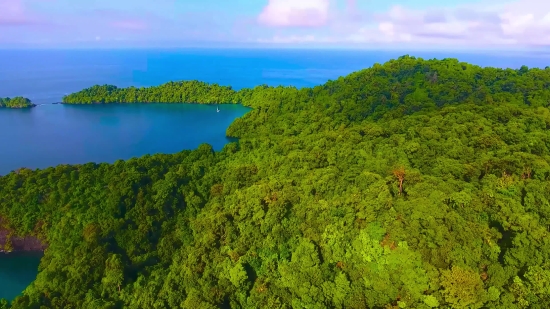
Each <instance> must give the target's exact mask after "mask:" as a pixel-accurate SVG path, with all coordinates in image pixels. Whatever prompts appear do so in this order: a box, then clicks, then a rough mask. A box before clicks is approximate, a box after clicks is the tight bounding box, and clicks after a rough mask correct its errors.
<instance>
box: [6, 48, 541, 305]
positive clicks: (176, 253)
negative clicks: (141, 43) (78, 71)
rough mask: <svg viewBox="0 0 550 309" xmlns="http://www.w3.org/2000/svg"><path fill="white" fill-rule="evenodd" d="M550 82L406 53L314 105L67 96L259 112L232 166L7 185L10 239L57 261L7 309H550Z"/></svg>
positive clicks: (303, 97) (83, 170)
mask: <svg viewBox="0 0 550 309" xmlns="http://www.w3.org/2000/svg"><path fill="white" fill-rule="evenodd" d="M549 85H550V69H546V70H540V69H527V68H526V67H523V68H521V69H519V70H511V69H508V70H503V69H495V68H481V67H477V66H473V65H470V64H466V63H461V62H458V61H457V60H454V59H445V60H428V61H426V60H422V59H417V58H413V57H408V56H406V57H401V58H399V59H397V60H393V61H389V62H387V63H385V64H383V65H375V66H373V67H372V68H370V69H367V70H363V71H360V72H356V73H353V74H350V75H348V76H346V77H342V78H339V79H338V80H336V81H330V82H327V83H326V84H324V85H321V86H317V87H314V88H304V89H296V88H294V87H266V86H260V87H257V88H254V89H244V90H240V91H233V90H231V89H230V88H227V87H220V86H216V85H207V84H204V83H198V82H183V83H169V84H165V85H162V86H159V87H152V88H143V89H139V90H138V89H136V88H127V89H118V88H115V87H113V86H94V87H92V88H89V89H86V90H83V91H82V92H79V93H76V94H73V95H70V96H68V97H66V98H65V99H64V102H66V103H93V102H139V101H144V102H179V101H185V102H194V103H212V102H218V103H219V102H226V103H242V104H245V105H248V106H252V107H254V109H253V110H252V111H251V112H249V113H247V114H246V115H245V116H243V117H242V118H240V119H237V120H236V121H235V122H234V123H233V124H232V125H231V126H230V127H229V128H228V130H227V133H228V135H230V136H234V137H239V138H240V139H239V142H238V143H230V144H228V145H227V146H226V147H225V148H224V149H223V150H222V151H220V152H214V151H212V148H211V147H210V146H209V145H206V144H204V145H201V146H200V147H199V148H198V149H196V150H193V151H187V150H186V151H182V152H180V153H177V154H173V155H154V156H149V155H147V156H144V157H141V158H134V159H131V160H128V161H117V162H116V163H114V164H94V163H89V164H84V165H73V166H69V165H60V166H57V167H51V168H48V169H44V170H35V171H31V170H28V169H20V170H18V171H16V172H12V173H10V174H8V175H6V176H4V177H0V217H2V218H3V221H2V222H4V225H5V226H6V227H7V228H9V229H11V230H12V231H13V233H15V234H18V235H35V236H37V237H39V238H41V239H43V240H44V241H45V242H47V243H48V244H49V247H48V249H47V250H46V252H45V256H44V257H43V259H42V261H41V264H40V272H39V274H38V277H37V279H36V280H35V281H34V282H33V283H32V284H31V285H30V286H29V287H28V288H27V289H26V290H25V292H24V295H23V296H21V297H19V298H17V299H16V300H14V301H13V303H12V304H11V308H14V309H15V308H123V307H124V308H438V307H440V308H502V309H504V308H506V309H508V308H548V307H550V262H549V261H550V238H549V236H550V202H549V201H550V164H549V163H550V134H549V131H548V130H549V129H550V111H549V109H548V105H549V104H550V90H549V88H548V87H549ZM126 95H128V96H126ZM0 304H1V303H0ZM0 306H2V305H0ZM7 306H8V305H5V307H7ZM0 308H1V307H0Z"/></svg>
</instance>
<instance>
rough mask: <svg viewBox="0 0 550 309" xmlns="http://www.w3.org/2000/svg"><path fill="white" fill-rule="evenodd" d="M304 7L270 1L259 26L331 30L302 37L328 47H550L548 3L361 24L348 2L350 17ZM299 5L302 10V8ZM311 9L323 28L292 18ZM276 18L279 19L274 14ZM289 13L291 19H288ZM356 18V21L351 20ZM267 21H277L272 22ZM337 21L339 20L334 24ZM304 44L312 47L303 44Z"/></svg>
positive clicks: (403, 12) (385, 16)
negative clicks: (323, 43) (341, 45)
mask: <svg viewBox="0 0 550 309" xmlns="http://www.w3.org/2000/svg"><path fill="white" fill-rule="evenodd" d="M302 1H303V0H302ZM302 1H299V0H294V1H289V0H278V1H277V0H271V1H270V2H269V4H268V6H266V8H265V10H264V12H262V14H263V15H260V18H259V20H260V21H263V22H264V24H270V25H273V26H280V27H283V26H290V25H293V26H300V25H309V26H315V25H317V26H321V25H327V26H328V28H329V29H331V30H332V32H330V33H327V30H326V27H325V28H320V27H317V28H315V27H313V28H311V27H310V28H309V32H308V33H303V32H301V34H302V36H300V37H301V38H305V37H307V35H308V34H309V35H311V36H313V37H315V38H316V39H315V42H320V41H319V40H318V39H317V38H323V39H322V41H323V42H329V41H331V42H338V43H347V42H349V43H364V44H368V43H381V42H385V43H391V42H393V43H413V44H421V45H426V44H434V45H436V44H440V45H449V44H450V45H456V46H495V45H515V46H521V47H529V46H550V1H545V0H516V1H507V2H506V1H505V2H504V3H502V2H500V3H498V2H496V1H493V2H488V1H485V2H481V3H478V4H475V5H463V6H455V7H438V8H430V9H426V10H418V9H411V8H409V7H404V6H393V7H392V8H391V9H390V10H388V11H386V12H383V13H372V12H370V13H369V12H362V14H359V15H362V16H363V17H362V18H359V19H353V18H351V17H356V16H357V15H358V14H357V10H349V8H350V7H352V6H353V7H354V3H355V1H349V0H348V1H347V3H348V10H347V12H343V11H340V12H337V11H335V10H334V9H332V10H329V9H331V8H333V7H335V6H329V3H328V0H327V1H323V0H317V1H316V0H306V1H303V2H302ZM339 1H344V0H339ZM294 2H295V3H303V4H300V6H298V4H296V5H295V4H294ZM306 9H311V10H313V9H314V10H317V12H322V14H319V16H324V18H323V19H319V20H322V21H323V22H319V21H317V22H315V23H314V22H311V23H309V24H308V23H307V22H304V18H301V19H299V18H298V19H292V18H290V17H288V16H299V14H297V13H296V12H302V11H303V10H306ZM266 12H267V13H266ZM276 12H278V13H279V14H275V13H276ZM285 12H286V15H285V14H283V13H285ZM288 12H293V13H288ZM268 13H269V14H268ZM272 13H273V15H271V14H272ZM351 13H353V14H355V15H354V16H351V15H350V14H351ZM292 14H294V15H292ZM266 15H267V16H271V17H270V18H273V19H267V18H266V17H265V16H266ZM262 16H263V17H262ZM334 16H337V18H329V17H334ZM365 16H367V18H365ZM346 17H349V18H346ZM267 20H270V23H267V22H266V21H267ZM298 21H302V22H301V23H300V22H298ZM287 34H288V36H289V37H293V36H294V41H296V40H297V37H296V36H295V34H296V33H287ZM327 37H329V38H327ZM272 41H274V42H275V41H278V42H285V39H284V38H283V37H281V35H280V33H279V36H278V39H277V40H273V39H272ZM302 42H310V41H309V40H305V39H304V40H303V41H302Z"/></svg>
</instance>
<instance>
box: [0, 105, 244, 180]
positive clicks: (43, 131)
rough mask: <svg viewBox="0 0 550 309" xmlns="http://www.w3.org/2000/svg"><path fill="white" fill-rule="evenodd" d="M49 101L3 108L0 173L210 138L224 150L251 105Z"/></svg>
mask: <svg viewBox="0 0 550 309" xmlns="http://www.w3.org/2000/svg"><path fill="white" fill-rule="evenodd" d="M219 109H220V111H219V112H217V111H216V106H214V105H199V104H162V103H157V104H104V105H65V104H46V105H39V106H37V107H34V108H31V109H24V110H23V109H3V110H0V124H1V126H2V130H1V131H0V145H2V148H1V151H0V175H5V174H7V173H9V172H10V171H12V170H15V169H18V168H21V167H27V168H31V169H35V168H47V167H50V166H55V165H58V164H83V163H87V162H96V163H101V162H108V163H112V162H115V161H116V160H118V159H122V160H126V159H130V158H132V157H139V156H142V155H145V154H155V153H176V152H179V151H181V150H184V149H194V148H196V147H197V146H199V145H200V144H202V143H208V144H210V145H212V146H213V148H214V150H221V149H222V148H223V146H224V145H225V144H227V143H228V142H229V141H230V139H229V138H227V137H226V136H225V131H226V129H227V128H228V127H229V125H230V124H231V122H233V120H235V118H237V117H240V116H243V115H244V114H245V113H246V112H247V111H248V110H249V108H247V107H243V106H240V105H230V104H222V105H220V106H219Z"/></svg>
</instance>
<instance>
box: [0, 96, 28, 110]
mask: <svg viewBox="0 0 550 309" xmlns="http://www.w3.org/2000/svg"><path fill="white" fill-rule="evenodd" d="M33 106H34V104H32V102H31V100H29V99H27V98H24V97H15V98H0V108H1V107H8V108H25V107H33Z"/></svg>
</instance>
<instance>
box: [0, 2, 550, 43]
mask: <svg viewBox="0 0 550 309" xmlns="http://www.w3.org/2000/svg"><path fill="white" fill-rule="evenodd" d="M195 45H196V46H241V45H242V46H244V45H254V46H288V47H293V46H299V47H304V46H311V47H324V46H333V47H347V46H349V47H363V48H377V47H396V48H399V47H427V46H430V47H436V46H437V47H441V48H450V49H458V48H460V49H464V48H466V49H468V48H472V49H476V48H498V49H536V48H541V47H542V48H546V47H550V1H549V0H513V1H507V0H499V1H496V0H477V1H474V0H445V1H442V0H437V1H436V0H0V47H20V46H28V47H112V46H118V47H162V46H170V47H185V46H195Z"/></svg>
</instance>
